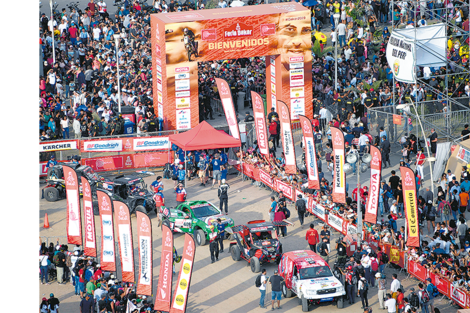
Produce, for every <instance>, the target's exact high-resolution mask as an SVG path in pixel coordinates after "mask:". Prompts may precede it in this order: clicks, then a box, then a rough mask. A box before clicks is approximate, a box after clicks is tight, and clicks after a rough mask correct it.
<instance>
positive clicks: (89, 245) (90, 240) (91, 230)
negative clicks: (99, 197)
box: [81, 176, 96, 258]
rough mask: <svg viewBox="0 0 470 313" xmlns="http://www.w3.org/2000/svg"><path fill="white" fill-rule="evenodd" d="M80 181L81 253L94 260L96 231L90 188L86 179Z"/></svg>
mask: <svg viewBox="0 0 470 313" xmlns="http://www.w3.org/2000/svg"><path fill="white" fill-rule="evenodd" d="M81 179H82V190H83V207H84V209H83V211H84V213H85V244H84V245H83V248H84V250H83V253H84V254H85V255H86V256H92V257H94V258H96V230H95V215H94V214H93V199H92V197H91V188H90V183H89V182H88V179H86V178H85V177H84V176H82V177H81Z"/></svg>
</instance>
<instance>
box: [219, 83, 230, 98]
mask: <svg viewBox="0 0 470 313" xmlns="http://www.w3.org/2000/svg"><path fill="white" fill-rule="evenodd" d="M220 94H221V95H222V96H228V95H230V89H229V88H228V86H227V83H226V82H221V83H220Z"/></svg>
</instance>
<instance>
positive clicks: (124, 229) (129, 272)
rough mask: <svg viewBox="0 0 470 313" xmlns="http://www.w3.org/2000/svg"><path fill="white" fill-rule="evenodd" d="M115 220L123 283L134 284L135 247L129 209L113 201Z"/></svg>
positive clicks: (125, 205) (119, 202)
mask: <svg viewBox="0 0 470 313" xmlns="http://www.w3.org/2000/svg"><path fill="white" fill-rule="evenodd" d="M113 207H114V219H115V220H116V224H117V236H118V242H119V256H120V257H121V271H122V281H125V282H134V245H133V244H132V227H131V218H130V213H129V208H128V207H127V204H125V203H123V202H121V201H113Z"/></svg>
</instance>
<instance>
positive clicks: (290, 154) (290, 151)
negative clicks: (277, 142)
mask: <svg viewBox="0 0 470 313" xmlns="http://www.w3.org/2000/svg"><path fill="white" fill-rule="evenodd" d="M277 106H278V109H279V112H280V114H279V117H280V121H281V137H282V147H283V149H284V155H285V159H286V173H288V174H296V173H297V165H296V163H295V149H294V139H292V129H291V124H290V116H289V108H288V107H287V105H286V104H285V103H284V102H282V101H280V100H278V101H277Z"/></svg>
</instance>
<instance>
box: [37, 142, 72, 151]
mask: <svg viewBox="0 0 470 313" xmlns="http://www.w3.org/2000/svg"><path fill="white" fill-rule="evenodd" d="M75 149H78V145H77V140H66V141H54V142H40V143H39V152H48V151H61V150H75Z"/></svg>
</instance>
